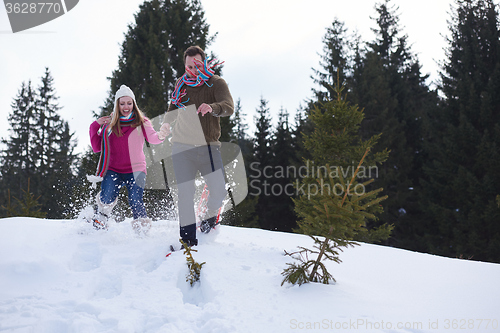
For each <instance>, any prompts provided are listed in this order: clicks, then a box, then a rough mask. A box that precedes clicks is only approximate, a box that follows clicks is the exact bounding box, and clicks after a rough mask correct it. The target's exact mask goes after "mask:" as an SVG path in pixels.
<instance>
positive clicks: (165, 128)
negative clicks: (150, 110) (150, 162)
mask: <svg viewBox="0 0 500 333" xmlns="http://www.w3.org/2000/svg"><path fill="white" fill-rule="evenodd" d="M170 133H172V131H171V130H170V124H169V123H164V124H163V125H161V128H160V132H159V133H158V138H159V139H160V140H165V138H166V137H167V136H169V135H170Z"/></svg>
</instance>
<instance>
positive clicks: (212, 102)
mask: <svg viewBox="0 0 500 333" xmlns="http://www.w3.org/2000/svg"><path fill="white" fill-rule="evenodd" d="M184 65H185V70H186V71H185V73H184V74H183V75H182V76H181V77H180V78H179V79H178V80H177V82H176V86H175V89H174V91H173V93H172V100H171V103H170V105H169V108H168V110H167V112H166V114H165V118H164V122H163V124H162V126H161V128H160V131H159V132H156V131H155V130H154V128H153V125H152V123H151V121H150V120H149V119H148V118H147V117H145V116H144V114H143V113H142V112H141V110H140V109H139V108H138V106H137V103H136V100H135V95H134V93H133V91H132V90H131V89H130V88H129V87H127V86H125V85H122V86H121V87H120V89H119V90H118V91H117V92H116V94H115V103H114V109H113V113H112V114H111V115H110V116H105V117H101V118H99V119H97V120H96V121H94V122H93V123H92V124H91V125H90V141H91V144H92V149H93V150H94V152H100V153H101V156H100V159H99V165H98V168H97V175H96V176H97V177H94V178H93V179H94V180H102V183H101V191H100V192H99V193H98V195H97V197H96V205H97V209H96V212H95V215H94V217H93V223H94V226H95V227H96V228H106V227H107V219H108V217H109V215H110V213H111V211H112V210H113V207H114V206H115V205H116V202H117V199H118V193H119V191H120V188H121V187H122V186H126V187H127V190H128V199H129V204H130V207H131V209H132V212H133V216H134V220H133V221H132V226H133V228H134V230H136V231H137V232H138V233H141V232H147V231H148V230H149V229H150V228H151V220H150V219H149V218H148V216H147V213H146V210H145V208H144V202H143V192H144V187H145V183H146V159H145V156H144V153H143V146H144V139H146V140H147V141H148V142H149V143H152V144H159V143H162V142H163V141H164V140H165V138H166V137H167V136H169V135H172V139H171V142H172V161H173V167H174V173H175V177H176V182H177V187H178V205H177V206H178V212H179V227H180V237H181V239H182V240H183V242H184V243H186V244H187V245H188V246H194V245H197V244H198V240H197V237H196V217H195V212H194V203H193V200H194V192H195V182H194V180H195V177H196V173H197V172H198V171H199V172H200V173H201V175H202V176H203V177H204V179H205V182H206V184H207V188H208V190H209V193H210V195H209V198H208V202H207V212H206V214H205V216H204V217H203V218H202V222H201V226H200V229H201V231H203V232H209V231H210V230H211V229H212V227H213V226H214V225H215V223H216V217H217V213H218V211H219V208H220V207H221V206H222V201H223V199H224V197H225V196H226V189H225V180H224V171H223V170H224V167H223V163H222V158H221V153H220V142H219V138H220V135H221V129H220V119H219V117H225V116H230V115H231V114H232V113H233V111H234V104H233V99H232V97H231V94H230V92H229V88H228V86H227V84H226V82H225V81H224V80H223V79H222V78H221V77H219V76H217V75H214V71H213V68H214V67H215V66H216V65H217V64H214V62H213V61H212V62H208V61H207V58H206V55H205V52H204V51H203V50H202V49H201V48H200V47H198V46H191V47H189V48H188V49H187V50H186V51H185V52H184ZM193 120H194V121H193ZM174 250H175V247H174Z"/></svg>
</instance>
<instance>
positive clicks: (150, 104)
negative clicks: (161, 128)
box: [102, 0, 215, 118]
mask: <svg viewBox="0 0 500 333" xmlns="http://www.w3.org/2000/svg"><path fill="white" fill-rule="evenodd" d="M204 16H205V13H204V11H203V8H202V6H201V3H200V1H198V0H172V1H167V0H149V1H145V2H144V3H143V4H142V5H141V6H140V8H139V12H138V13H137V14H136V15H135V23H134V24H132V25H130V26H129V30H128V32H127V33H126V35H125V40H124V42H123V43H122V48H121V55H120V58H119V61H118V69H117V70H115V71H114V72H113V75H112V77H111V79H110V81H111V85H110V93H109V97H108V99H107V101H106V104H105V106H104V107H103V108H102V114H109V113H111V111H112V107H113V101H114V98H113V96H114V93H115V92H116V91H117V90H118V88H119V87H120V86H121V85H122V84H126V85H127V86H129V87H130V88H131V89H132V90H133V91H134V94H135V97H136V101H137V104H138V105H139V107H140V108H141V110H143V111H144V112H145V113H146V115H147V116H148V117H149V118H154V117H156V116H158V115H161V114H163V113H164V112H165V111H166V110H167V108H168V103H169V100H170V94H171V93H172V91H173V89H174V86H175V82H176V79H177V78H178V77H180V76H181V75H182V74H183V73H184V57H183V54H184V51H185V50H186V49H187V48H188V47H189V46H191V45H198V46H200V47H201V48H202V49H205V48H206V47H207V46H209V45H210V43H211V42H212V40H213V38H214V37H215V36H212V37H210V36H209V34H208V29H209V25H208V24H207V23H206V22H205V17H204Z"/></svg>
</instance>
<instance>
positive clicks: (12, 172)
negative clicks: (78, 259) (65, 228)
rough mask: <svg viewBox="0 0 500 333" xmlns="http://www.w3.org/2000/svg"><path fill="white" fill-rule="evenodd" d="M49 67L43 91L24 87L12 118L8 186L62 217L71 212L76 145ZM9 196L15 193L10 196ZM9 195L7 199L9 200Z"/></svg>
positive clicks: (5, 180) (5, 182)
mask: <svg viewBox="0 0 500 333" xmlns="http://www.w3.org/2000/svg"><path fill="white" fill-rule="evenodd" d="M57 99H58V97H57V96H56V93H55V88H54V86H53V78H52V76H51V74H50V71H49V69H48V68H46V69H45V74H44V76H43V77H42V83H41V85H40V87H39V88H38V89H37V90H35V89H33V88H32V86H31V82H29V83H28V85H26V84H25V83H23V84H22V86H21V90H20V92H19V94H18V96H17V97H16V98H15V99H14V103H13V104H12V113H11V114H10V116H9V123H10V126H11V137H10V138H3V139H2V142H3V143H4V144H5V145H6V149H5V150H4V151H3V152H2V161H3V165H2V185H3V186H2V187H3V189H4V191H7V190H10V192H12V195H13V196H14V197H17V198H21V197H24V196H25V194H24V192H25V190H24V189H25V188H27V184H28V180H30V181H31V185H30V189H29V191H30V192H29V193H32V194H33V196H34V197H39V200H38V202H39V203H40V205H41V210H42V212H44V213H46V214H47V217H48V218H61V217H62V216H63V211H64V210H65V209H66V207H67V204H68V202H67V198H68V192H67V191H66V190H67V188H66V187H65V185H67V184H68V183H69V182H70V180H71V179H72V177H73V174H72V170H73V163H74V161H75V159H76V156H75V155H74V154H73V149H74V147H75V145H76V143H75V142H74V141H73V139H72V137H73V134H72V133H70V129H69V126H68V123H67V122H65V121H64V120H62V119H61V118H60V116H59V114H58V111H59V110H60V109H61V107H59V106H58V104H57ZM7 194H9V193H7ZM3 195H4V200H5V198H6V197H7V196H6V195H5V193H4V194H3Z"/></svg>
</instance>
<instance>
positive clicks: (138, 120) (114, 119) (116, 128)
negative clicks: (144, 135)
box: [109, 96, 145, 136]
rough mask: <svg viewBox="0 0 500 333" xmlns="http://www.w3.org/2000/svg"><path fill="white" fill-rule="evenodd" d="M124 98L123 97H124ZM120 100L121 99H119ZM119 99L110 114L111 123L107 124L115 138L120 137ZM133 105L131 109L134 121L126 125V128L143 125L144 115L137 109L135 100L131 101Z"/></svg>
mask: <svg viewBox="0 0 500 333" xmlns="http://www.w3.org/2000/svg"><path fill="white" fill-rule="evenodd" d="M124 97H125V96H124ZM120 98H121V97H120ZM120 98H118V100H117V101H116V103H115V108H114V110H113V113H112V114H111V123H110V124H109V125H110V127H111V130H112V131H113V133H115V135H116V136H122V135H123V133H122V127H121V125H120V116H121V114H120V105H119V103H120ZM132 101H133V103H134V107H133V109H132V112H133V113H134V116H135V119H134V121H133V122H132V123H130V124H128V126H132V127H133V128H135V127H139V126H141V125H142V124H143V123H144V118H145V116H144V113H142V111H141V110H140V109H139V107H138V106H137V104H136V103H135V100H134V99H132Z"/></svg>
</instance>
